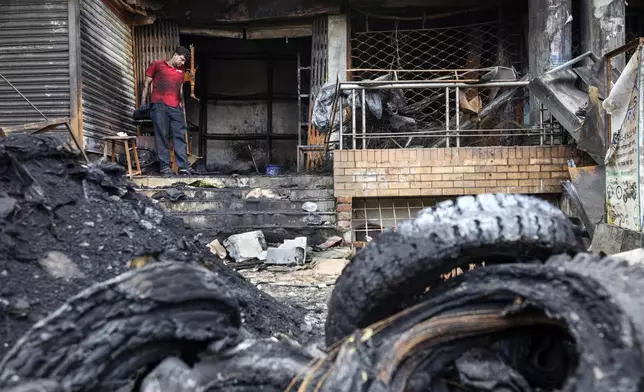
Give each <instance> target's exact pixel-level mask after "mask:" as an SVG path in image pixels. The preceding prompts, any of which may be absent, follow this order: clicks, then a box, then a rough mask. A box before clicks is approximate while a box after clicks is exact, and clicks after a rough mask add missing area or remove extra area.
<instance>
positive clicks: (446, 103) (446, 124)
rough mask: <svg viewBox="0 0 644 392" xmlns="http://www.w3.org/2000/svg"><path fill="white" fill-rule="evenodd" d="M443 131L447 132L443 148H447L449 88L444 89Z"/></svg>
mask: <svg viewBox="0 0 644 392" xmlns="http://www.w3.org/2000/svg"><path fill="white" fill-rule="evenodd" d="M445 129H446V130H447V138H446V139H445V147H448V148H449V87H445Z"/></svg>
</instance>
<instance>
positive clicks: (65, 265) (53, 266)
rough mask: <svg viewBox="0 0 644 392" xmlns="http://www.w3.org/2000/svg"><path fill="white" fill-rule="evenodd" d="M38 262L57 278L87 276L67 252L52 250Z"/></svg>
mask: <svg viewBox="0 0 644 392" xmlns="http://www.w3.org/2000/svg"><path fill="white" fill-rule="evenodd" d="M38 264H40V266H41V267H42V268H43V269H44V270H45V271H47V273H48V274H49V275H51V276H52V277H53V278H56V279H61V278H62V279H73V278H85V274H84V273H83V272H82V271H81V270H80V269H79V268H78V266H77V265H76V264H75V263H74V262H73V261H72V260H71V259H70V258H69V257H67V255H66V254H64V253H61V252H57V251H52V252H49V253H47V256H46V257H44V258H43V259H40V260H39V261H38Z"/></svg>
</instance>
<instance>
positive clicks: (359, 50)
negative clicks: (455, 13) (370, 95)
mask: <svg viewBox="0 0 644 392" xmlns="http://www.w3.org/2000/svg"><path fill="white" fill-rule="evenodd" d="M504 19H508V18H504ZM521 50H522V48H521V33H520V25H519V22H518V18H517V21H515V22H508V21H507V20H504V21H496V20H495V21H491V22H483V23H474V24H468V25H460V26H452V27H442V28H430V29H407V30H405V29H394V30H388V31H357V32H354V33H353V34H352V37H351V78H352V79H353V80H356V81H361V80H373V79H375V78H377V77H379V76H383V75H385V74H387V73H390V72H392V71H395V72H394V77H395V78H397V80H399V81H420V80H433V79H442V80H446V81H453V80H459V81H466V80H478V79H479V78H481V77H482V76H483V75H484V74H485V73H486V72H488V70H489V69H490V68H491V67H495V66H505V67H514V68H515V69H517V70H520V69H521ZM498 91H499V90H498V89H490V88H468V89H462V90H461V91H460V92H459V96H460V98H459V99H461V100H466V102H468V104H469V105H470V106H471V107H472V108H474V109H480V108H482V107H485V105H487V104H488V103H490V101H491V100H492V99H493V98H494V97H495V96H496V94H497V93H498ZM403 93H404V97H405V100H406V102H405V109H404V111H403V112H399V114H401V115H403V116H406V117H411V118H412V119H413V120H414V121H415V128H416V129H418V130H426V131H432V130H440V129H446V128H448V129H449V128H450V125H451V129H453V124H448V121H449V119H452V122H453V119H454V118H455V115H456V111H457V105H456V104H455V102H454V99H455V98H456V96H454V94H455V91H454V90H453V89H452V90H451V92H450V94H452V95H453V96H451V97H450V100H452V102H451V104H449V105H448V104H447V103H446V98H447V97H446V91H445V90H440V89H421V88H417V89H405V90H403ZM526 99H527V92H526V91H518V92H517V94H515V95H514V96H513V97H512V103H510V104H509V105H508V106H509V111H510V112H513V113H511V114H510V116H509V117H508V116H507V115H505V116H504V117H507V118H504V119H503V121H505V122H507V124H499V126H498V127H504V126H505V127H509V128H516V127H517V125H518V124H521V123H522V122H523V115H522V113H521V111H520V110H519V111H516V110H514V109H512V108H514V107H523V106H524V101H525V100H526ZM506 114H507V113H506ZM461 119H462V121H466V120H467V119H468V117H467V114H465V115H464V116H462V117H461ZM367 132H369V133H375V132H395V131H394V130H393V129H392V128H391V127H390V124H388V123H387V122H377V121H373V119H372V121H370V122H369V129H368V130H367ZM371 147H372V148H383V146H371Z"/></svg>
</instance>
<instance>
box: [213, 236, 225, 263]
mask: <svg viewBox="0 0 644 392" xmlns="http://www.w3.org/2000/svg"><path fill="white" fill-rule="evenodd" d="M208 248H209V249H210V251H211V252H212V253H213V254H215V255H217V256H219V258H220V259H222V260H223V259H225V258H226V257H228V252H227V251H226V248H225V247H224V246H223V245H222V244H221V243H220V242H219V240H217V239H215V240H214V241H213V242H211V243H209V244H208Z"/></svg>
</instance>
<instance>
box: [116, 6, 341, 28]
mask: <svg viewBox="0 0 644 392" xmlns="http://www.w3.org/2000/svg"><path fill="white" fill-rule="evenodd" d="M122 1H126V2H128V3H130V4H132V5H134V6H137V7H142V8H146V9H150V10H154V11H155V12H154V13H155V14H156V15H158V16H159V17H160V18H169V19H174V20H176V21H177V22H179V24H181V25H182V26H190V27H201V26H209V25H212V24H216V23H244V22H251V21H262V20H264V21H265V20H278V19H295V18H306V17H311V16H316V15H323V14H331V13H337V12H339V11H340V5H341V1H340V0H213V1H204V0H122Z"/></svg>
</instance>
